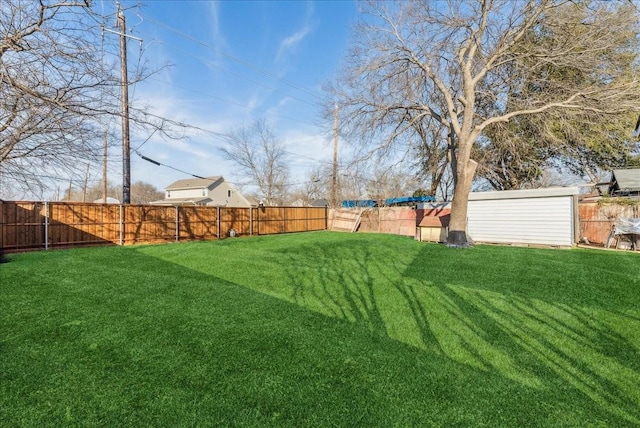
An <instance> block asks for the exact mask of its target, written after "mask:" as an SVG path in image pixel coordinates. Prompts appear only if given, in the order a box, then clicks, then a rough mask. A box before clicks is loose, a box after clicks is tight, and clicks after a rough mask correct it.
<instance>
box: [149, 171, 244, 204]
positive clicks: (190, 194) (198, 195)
mask: <svg viewBox="0 0 640 428" xmlns="http://www.w3.org/2000/svg"><path fill="white" fill-rule="evenodd" d="M151 204H153V205H201V206H224V207H234V208H235V207H251V206H255V205H256V204H255V203H253V201H252V200H250V199H248V198H245V197H244V196H243V195H242V194H241V193H240V192H239V191H238V190H237V189H236V188H235V187H234V186H233V185H232V184H231V183H228V182H226V181H224V177H222V176H215V177H206V178H186V179H184V180H178V181H176V182H174V183H172V184H170V185H169V186H168V187H166V188H165V189H164V199H161V200H159V201H153V202H151Z"/></svg>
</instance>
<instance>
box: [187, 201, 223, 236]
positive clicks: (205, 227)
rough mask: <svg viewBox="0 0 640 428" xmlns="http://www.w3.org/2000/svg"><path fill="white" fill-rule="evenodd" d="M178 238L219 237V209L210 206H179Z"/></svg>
mask: <svg viewBox="0 0 640 428" xmlns="http://www.w3.org/2000/svg"><path fill="white" fill-rule="evenodd" d="M178 219H179V221H178V222H179V236H178V240H181V241H182V240H186V241H189V240H203V239H216V238H218V210H217V209H213V208H210V207H195V206H193V207H178Z"/></svg>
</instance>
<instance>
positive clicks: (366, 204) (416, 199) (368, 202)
mask: <svg viewBox="0 0 640 428" xmlns="http://www.w3.org/2000/svg"><path fill="white" fill-rule="evenodd" d="M435 201H436V198H434V197H433V196H404V197H402V198H388V199H385V200H384V205H386V206H398V205H415V204H418V203H422V202H435ZM377 206H378V202H377V201H374V200H373V199H347V200H344V201H342V208H372V207H377Z"/></svg>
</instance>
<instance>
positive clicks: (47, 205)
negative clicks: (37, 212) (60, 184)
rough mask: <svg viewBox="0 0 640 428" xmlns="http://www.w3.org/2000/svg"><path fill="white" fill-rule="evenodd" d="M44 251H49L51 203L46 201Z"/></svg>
mask: <svg viewBox="0 0 640 428" xmlns="http://www.w3.org/2000/svg"><path fill="white" fill-rule="evenodd" d="M44 249H45V250H48V249H49V202H47V201H44Z"/></svg>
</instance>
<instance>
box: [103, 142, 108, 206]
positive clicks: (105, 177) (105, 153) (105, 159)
mask: <svg viewBox="0 0 640 428" xmlns="http://www.w3.org/2000/svg"><path fill="white" fill-rule="evenodd" d="M102 203H103V204H106V203H107V130H106V129H105V130H104V144H103V147H102Z"/></svg>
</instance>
